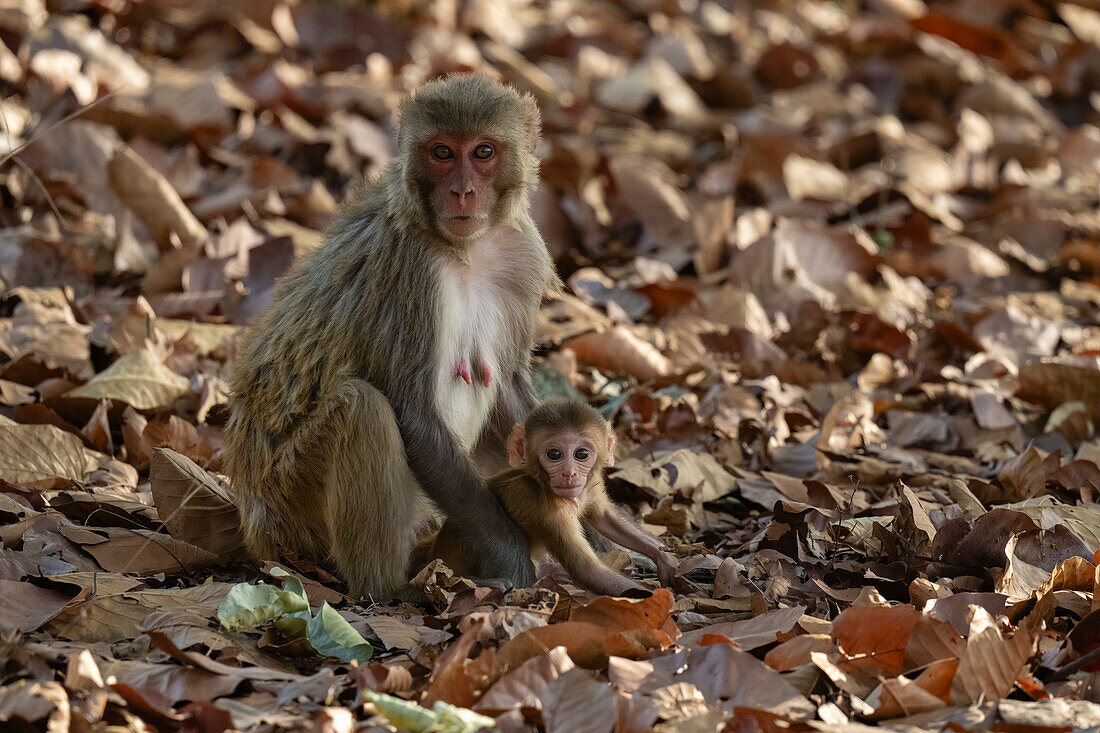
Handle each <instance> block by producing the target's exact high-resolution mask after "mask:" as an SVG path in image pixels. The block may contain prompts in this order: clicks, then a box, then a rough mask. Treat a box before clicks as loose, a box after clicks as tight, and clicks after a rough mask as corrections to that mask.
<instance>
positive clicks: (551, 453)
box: [546, 448, 561, 461]
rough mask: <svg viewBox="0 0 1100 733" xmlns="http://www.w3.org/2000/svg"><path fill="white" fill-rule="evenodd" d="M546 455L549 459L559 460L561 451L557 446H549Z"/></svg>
mask: <svg viewBox="0 0 1100 733" xmlns="http://www.w3.org/2000/svg"><path fill="white" fill-rule="evenodd" d="M546 457H547V458H549V459H550V460H551V461H560V460H561V451H560V450H558V449H557V448H551V449H550V450H548V451H546Z"/></svg>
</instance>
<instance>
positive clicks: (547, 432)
mask: <svg viewBox="0 0 1100 733" xmlns="http://www.w3.org/2000/svg"><path fill="white" fill-rule="evenodd" d="M614 447H615V433H614V432H613V431H612V430H611V426H610V425H609V424H608V423H607V421H606V420H604V419H603V417H602V416H601V415H600V413H599V412H597V411H596V410H594V409H593V408H592V407H590V406H589V405H586V404H584V403H583V402H579V401H577V400H568V399H559V400H551V401H549V402H544V403H542V404H540V405H538V406H536V407H535V408H534V409H533V410H532V411H531V413H530V414H529V415H528V416H527V419H526V421H525V422H524V424H522V425H519V424H517V425H516V426H515V428H513V430H512V435H511V437H510V438H509V439H508V463H509V465H510V466H511V467H512V468H511V469H509V470H506V471H502V472H501V473H498V474H496V475H495V476H493V477H491V478H490V479H489V481H488V483H489V489H490V490H491V491H492V492H493V493H494V494H495V495H496V496H497V498H499V499H500V501H501V503H502V504H503V505H504V508H505V510H506V511H507V512H508V513H509V514H510V515H511V516H512V519H514V520H515V522H516V524H518V525H519V527H520V529H521V530H523V532H524V534H526V536H527V542H528V548H529V550H530V552H531V555H532V559H535V558H536V557H538V556H540V555H541V554H542V552H543V551H546V552H549V553H550V555H552V556H553V557H554V558H555V559H556V560H557V561H558V562H559V563H561V565H562V566H563V567H564V568H565V570H566V571H567V572H568V573H569V575H570V576H572V578H573V581H574V582H575V583H576V584H577V585H579V586H581V587H582V588H585V589H586V590H590V591H592V592H593V593H598V594H601V595H614V596H617V595H623V594H624V593H626V592H628V591H644V590H645V588H643V587H642V586H641V585H639V584H638V583H635V582H634V581H633V580H631V579H630V578H627V577H624V576H622V575H620V574H619V573H616V572H614V571H613V570H611V569H610V568H608V567H607V566H606V565H604V564H603V563H602V562H600V559H599V557H597V556H596V553H595V552H594V551H593V550H592V548H591V546H590V545H589V544H588V541H587V540H586V539H585V536H584V529H583V527H582V524H581V523H582V522H586V523H587V524H588V525H589V526H591V527H592V528H593V529H594V530H596V531H597V532H599V533H600V534H602V535H603V536H604V537H606V538H608V539H609V540H611V541H612V542H616V543H618V544H620V545H622V546H623V547H626V548H628V549H631V550H634V551H635V552H639V553H641V554H643V555H645V556H646V557H648V558H650V559H651V560H653V562H655V563H656V564H657V575H658V577H659V578H660V580H661V583H662V584H664V585H670V584H671V583H672V579H673V577H674V576H675V572H676V564H675V561H674V560H673V559H672V558H671V557H670V556H669V555H668V554H667V553H665V552H664V551H663V550H662V549H661V543H660V542H658V541H657V540H656V538H654V537H652V536H651V535H649V534H647V533H646V532H644V531H643V530H641V529H640V528H638V527H636V526H634V525H633V524H632V523H631V522H630V521H629V520H628V519H627V518H626V517H625V516H623V515H622V514H621V513H620V512H619V511H618V510H617V509H616V508H615V506H614V505H613V504H612V503H611V500H610V499H609V498H608V496H607V492H606V491H605V490H604V485H603V469H604V467H605V466H611V465H613V464H614V458H613V455H612V453H613V449H614ZM434 558H441V559H442V560H443V561H444V562H446V563H447V565H448V566H449V567H450V568H452V569H453V570H454V571H455V572H457V573H459V574H461V575H466V576H468V577H474V576H476V575H477V566H478V562H477V558H476V553H475V552H473V551H472V548H468V547H466V546H465V544H464V538H463V535H461V534H460V533H459V532H458V531H457V528H456V527H453V526H452V523H451V522H450V521H447V522H446V523H445V524H444V525H443V527H442V528H440V530H439V532H438V533H436V534H435V535H433V536H429V537H427V538H425V539H424V540H422V541H421V542H420V544H419V545H417V547H416V548H415V549H414V550H413V557H412V562H411V564H410V570H412V571H413V572H415V571H416V570H418V569H420V568H422V567H423V566H424V565H425V564H427V563H428V562H430V561H431V560H432V559H434Z"/></svg>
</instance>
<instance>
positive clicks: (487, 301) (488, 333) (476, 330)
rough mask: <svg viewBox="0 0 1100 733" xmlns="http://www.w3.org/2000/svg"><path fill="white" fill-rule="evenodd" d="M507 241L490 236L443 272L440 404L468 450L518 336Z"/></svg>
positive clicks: (486, 412)
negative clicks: (509, 286) (514, 329)
mask: <svg viewBox="0 0 1100 733" xmlns="http://www.w3.org/2000/svg"><path fill="white" fill-rule="evenodd" d="M507 245H508V242H507V237H506V236H501V235H490V236H487V237H485V238H484V239H483V240H482V241H481V242H478V243H477V244H474V245H472V246H471V249H470V251H469V252H468V256H467V258H466V260H465V261H463V262H460V261H457V260H455V261H447V262H445V263H444V264H443V265H442V267H441V270H440V295H441V297H440V300H439V302H440V308H441V311H440V313H439V331H438V340H437V347H436V348H437V353H438V355H439V360H438V362H437V363H438V364H439V371H438V373H437V375H436V408H437V409H438V410H439V414H440V415H441V416H442V418H443V421H444V423H445V424H446V425H447V427H448V428H450V430H451V432H452V433H453V434H454V436H455V438H457V439H458V441H459V443H460V444H461V445H462V447H463V448H465V449H466V450H467V451H469V450H471V449H472V448H473V447H474V444H475V443H476V441H477V438H478V434H479V433H480V432H481V429H482V427H483V426H484V425H485V422H486V420H488V417H489V411H490V410H491V409H492V407H493V404H494V403H495V402H496V398H497V394H498V393H499V391H500V380H501V378H502V377H503V376H504V375H503V374H502V369H501V362H502V357H503V356H504V355H505V354H506V353H508V350H509V348H510V347H511V346H512V343H511V341H512V339H513V338H514V337H513V335H512V334H511V332H510V331H511V329H510V328H509V318H508V312H509V308H510V306H511V304H510V303H509V302H508V298H509V295H510V294H509V293H508V291H507V288H506V287H505V285H506V282H507V278H508V269H507V265H506V262H507V260H509V259H510V257H509V256H508V255H509V252H508V246H507ZM464 370H465V372H466V374H463V371H464ZM467 374H468V378H469V381H468V382H467V378H466V375H467Z"/></svg>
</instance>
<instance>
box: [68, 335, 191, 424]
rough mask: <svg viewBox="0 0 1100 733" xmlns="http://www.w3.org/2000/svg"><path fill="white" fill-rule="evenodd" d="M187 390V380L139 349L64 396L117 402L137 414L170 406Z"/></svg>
mask: <svg viewBox="0 0 1100 733" xmlns="http://www.w3.org/2000/svg"><path fill="white" fill-rule="evenodd" d="M188 386H189V382H188V381H187V377H181V376H180V375H179V374H176V373H175V372H173V371H172V370H171V369H169V368H168V367H166V366H164V364H163V363H162V362H160V361H158V360H157V359H156V357H154V356H153V355H152V353H150V352H149V351H147V350H145V349H138V350H137V351H131V352H130V353H129V354H126V355H125V356H121V357H119V358H118V359H117V360H116V361H115V363H114V364H111V366H109V367H107V368H106V369H105V370H103V371H102V372H100V373H99V374H97V375H95V376H94V377H92V379H91V380H90V381H88V383H87V384H84V385H82V386H80V387H77V388H76V389H73V390H70V391H68V392H66V393H65V396H66V397H89V398H91V399H95V400H102V399H108V400H117V401H119V402H125V403H126V404H128V405H130V406H131V407H133V408H134V409H137V410H152V409H155V408H158V407H167V406H169V405H171V404H172V402H173V401H174V400H175V399H176V398H177V397H181V396H182V395H184V394H185V393H186V392H187V389H188Z"/></svg>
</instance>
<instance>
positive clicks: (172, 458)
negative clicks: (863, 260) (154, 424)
mask: <svg viewBox="0 0 1100 733" xmlns="http://www.w3.org/2000/svg"><path fill="white" fill-rule="evenodd" d="M149 483H150V487H151V489H152V492H153V500H154V502H155V503H156V507H157V513H158V514H159V515H160V519H161V521H162V522H164V526H165V528H167V530H168V532H169V533H170V534H171V535H172V536H173V537H175V538H176V539H179V540H184V541H185V542H188V543H190V544H192V545H195V546H196V547H201V548H203V549H204V550H206V551H207V552H210V553H213V554H214V555H216V556H217V557H218V558H219V559H221V560H223V561H224V560H229V559H232V558H234V557H239V556H240V553H241V550H242V547H243V536H242V534H241V528H240V518H239V516H238V513H237V506H236V504H234V503H233V500H232V499H231V498H230V497H229V494H228V492H227V491H226V489H225V488H224V487H223V486H222V485H221V484H220V483H219V482H218V481H217V480H216V479H215V478H214V477H213V476H211V475H210V474H209V473H208V472H207V471H205V470H203V469H202V468H200V467H199V466H198V465H196V464H195V463H194V462H193V461H191V460H190V459H188V458H187V457H185V456H181V455H180V454H178V453H176V452H175V451H172V450H169V449H167V448H157V449H156V450H154V451H153V458H152V464H151V466H150V470H149Z"/></svg>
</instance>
